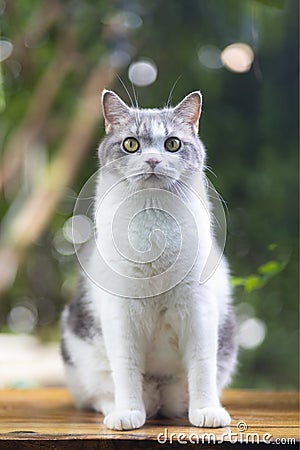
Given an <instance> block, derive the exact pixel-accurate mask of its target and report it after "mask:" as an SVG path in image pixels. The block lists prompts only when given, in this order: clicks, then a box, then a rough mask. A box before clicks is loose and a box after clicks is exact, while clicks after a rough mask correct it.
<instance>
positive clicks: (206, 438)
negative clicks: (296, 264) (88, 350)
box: [0, 388, 299, 450]
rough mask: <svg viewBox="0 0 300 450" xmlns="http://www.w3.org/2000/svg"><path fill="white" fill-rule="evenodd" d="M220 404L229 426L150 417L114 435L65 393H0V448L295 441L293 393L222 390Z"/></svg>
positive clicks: (295, 400)
mask: <svg viewBox="0 0 300 450" xmlns="http://www.w3.org/2000/svg"><path fill="white" fill-rule="evenodd" d="M223 403H224V406H226V408H227V409H228V411H229V412H230V414H231V417H232V425H231V427H230V428H229V427H228V428H219V429H215V430H214V429H201V428H195V427H192V426H190V425H189V423H188V421H187V420H186V419H182V420H176V421H172V420H162V419H160V420H158V419H156V420H149V421H147V423H146V425H144V427H142V428H140V429H138V430H132V431H120V432H118V431H111V430H107V429H106V428H105V427H104V426H103V424H102V420H103V417H102V416H101V415H99V414H97V413H94V412H86V411H85V412H83V411H78V410H76V409H75V407H74V405H73V402H72V399H71V398H70V396H69V394H68V393H67V391H66V390H65V389H57V388H49V389H28V390H13V389H11V390H0V448H1V449H2V448H3V449H19V448H20V449H21V448H22V449H23V448H24V449H35V448H38V449H41V448H51V449H66V448H69V449H72V450H73V449H74V450H77V448H78V449H81V450H83V449H84V450H85V449H118V448H120V449H122V450H126V449H129V448H130V449H135V448H137V449H140V448H147V449H157V448H161V447H163V448H182V445H184V447H183V448H195V445H194V444H193V442H198V443H199V445H200V447H201V446H202V445H203V444H202V442H206V443H208V444H214V443H215V442H217V443H218V444H219V445H220V444H221V441H222V445H221V446H223V447H226V448H227V447H228V446H231V444H232V443H234V442H238V443H242V442H244V443H245V442H246V441H247V439H248V441H249V442H252V441H253V440H254V442H258V441H259V443H260V444H262V446H264V442H265V443H267V442H274V443H276V444H278V446H276V448H279V447H281V445H282V446H284V447H286V446H287V445H288V444H294V445H295V442H297V441H299V426H298V424H299V422H298V411H299V408H298V393H295V392H276V393H275V392H261V391H241V390H232V391H227V392H225V394H224V399H223ZM166 430H167V431H166ZM161 433H162V434H161ZM166 433H167V438H166V439H165V436H166ZM171 433H175V435H174V434H173V435H171ZM158 435H160V441H161V443H160V442H159V441H158ZM178 439H179V442H178ZM163 441H166V442H165V444H164V445H162V442H163ZM180 441H182V443H180ZM184 441H186V443H185V444H184ZM280 444H281V445H280ZM219 445H217V447H219ZM266 445H267V444H266ZM212 446H213V445H212ZM196 447H198V448H199V446H196ZM238 447H239V446H236V445H235V448H238ZM296 447H298V445H297V443H296ZM205 448H211V446H210V445H208V446H207V445H205Z"/></svg>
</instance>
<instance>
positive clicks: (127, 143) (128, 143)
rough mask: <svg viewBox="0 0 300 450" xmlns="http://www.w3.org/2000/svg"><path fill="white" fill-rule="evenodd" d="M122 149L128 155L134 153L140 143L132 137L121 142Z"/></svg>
mask: <svg viewBox="0 0 300 450" xmlns="http://www.w3.org/2000/svg"><path fill="white" fill-rule="evenodd" d="M123 148H124V150H125V151H126V152H128V153H135V152H137V151H138V149H139V148H140V143H139V141H138V140H137V139H135V138H133V137H128V138H126V139H124V141H123Z"/></svg>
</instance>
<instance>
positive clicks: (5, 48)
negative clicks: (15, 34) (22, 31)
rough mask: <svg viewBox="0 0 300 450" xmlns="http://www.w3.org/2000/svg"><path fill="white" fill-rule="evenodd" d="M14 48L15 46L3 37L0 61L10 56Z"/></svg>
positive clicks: (0, 44)
mask: <svg viewBox="0 0 300 450" xmlns="http://www.w3.org/2000/svg"><path fill="white" fill-rule="evenodd" d="M13 49H14V46H13V44H12V43H11V42H10V41H7V40H6V39H1V40H0V62H2V61H4V60H5V59H7V58H9V57H10V55H11V54H12V51H13Z"/></svg>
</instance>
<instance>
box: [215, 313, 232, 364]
mask: <svg viewBox="0 0 300 450" xmlns="http://www.w3.org/2000/svg"><path fill="white" fill-rule="evenodd" d="M236 350H237V333H236V319H235V314H234V311H233V308H232V307H231V308H230V310H229V311H228V314H227V316H226V319H225V321H224V322H223V324H222V325H221V326H220V327H219V346H218V360H219V361H222V360H225V359H227V358H231V357H232V355H233V354H235V352H236Z"/></svg>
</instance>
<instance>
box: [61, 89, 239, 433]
mask: <svg viewBox="0 0 300 450" xmlns="http://www.w3.org/2000/svg"><path fill="white" fill-rule="evenodd" d="M102 100H103V105H102V107H103V113H104V118H105V126H106V135H105V137H104V139H103V140H102V142H101V144H100V146H99V160H100V167H104V166H106V165H107V164H112V167H113V170H108V171H105V170H104V171H100V175H99V177H98V188H97V193H96V196H95V205H96V207H95V223H96V244H97V245H95V246H94V248H93V249H92V251H91V253H90V255H89V257H88V260H87V266H86V268H85V269H86V270H85V271H82V273H81V276H80V280H79V286H78V291H77V295H76V297H75V299H74V300H73V302H72V303H71V304H70V305H68V306H67V307H66V308H65V310H64V312H63V317H62V343H61V348H62V355H63V359H64V363H65V368H66V373H67V383H68V387H69V389H70V392H71V394H72V396H73V397H74V399H75V402H76V404H77V405H78V407H87V408H93V409H94V410H96V411H99V412H102V413H103V414H104V416H105V418H104V424H105V425H106V426H107V427H108V428H111V429H116V430H129V429H134V428H139V427H141V426H142V425H143V424H144V423H145V420H146V417H153V416H155V415H156V414H158V413H159V414H160V415H163V416H166V417H170V418H175V417H180V416H184V415H185V414H187V413H188V418H189V421H190V423H191V424H193V425H194V426H197V427H224V426H227V425H229V423H230V416H229V414H228V412H227V411H226V410H225V409H224V408H223V407H222V406H221V403H220V399H219V397H220V395H221V392H222V389H223V387H224V386H226V385H227V384H228V383H229V381H230V379H231V376H232V374H233V372H234V369H235V365H236V359H237V342H236V335H235V316H234V312H233V307H232V298H231V290H230V286H229V275H228V268H227V263H226V260H225V258H224V257H222V258H221V261H220V263H219V264H218V265H217V267H216V269H215V270H214V272H213V273H212V274H211V276H210V277H208V279H207V280H206V281H205V282H201V283H200V282H199V279H200V274H201V271H203V267H204V265H205V263H206V261H207V258H208V255H209V253H210V251H211V247H212V246H214V245H215V244H214V237H213V231H212V224H211V222H212V220H211V216H212V214H211V213H210V207H209V201H208V195H207V187H206V186H207V184H206V181H205V175H204V168H205V166H204V162H205V149H204V146H203V144H202V142H201V140H200V139H199V137H198V135H197V134H198V121H199V117H200V112H201V102H202V97H201V94H200V92H198V91H196V92H192V93H191V94H189V95H187V96H186V97H185V98H184V99H183V100H182V101H181V103H179V104H178V105H177V106H176V107H174V108H169V107H167V108H164V109H138V108H134V107H128V106H127V105H126V104H125V103H124V102H123V101H122V100H121V99H120V98H119V97H118V95H117V94H115V93H114V92H112V91H106V90H105V91H104V92H103V96H102ZM186 180H188V182H187V181H186ZM109 186H113V188H112V189H108V187H109ZM106 190H107V191H109V195H103V192H105V191H106ZM196 191H197V192H201V198H202V201H199V199H198V200H197V198H196V196H195V192H196ZM100 197H101V205H100V200H99V199H100ZM178 199H179V201H178ZM122 205H123V207H122ZM124 205H125V206H124ZM99 211H100V212H99ZM120 211H121V213H120ZM116 214H117V216H116ZM116 217H117V219H118V220H114V219H115V218H116ZM112 224H113V225H112ZM113 235H114V236H113ZM116 239H117V241H118V242H117V244H118V243H119V244H120V245H121V246H122V243H124V242H125V241H126V239H127V241H126V245H125V244H124V246H125V247H124V248H125V250H124V252H123V251H120V249H119V248H116ZM119 244H118V245H119ZM183 244H184V245H183ZM183 246H184V248H183ZM195 249H196V251H195ZM99 253H101V255H102V257H103V258H104V260H105V261H106V263H107V264H108V266H109V267H110V270H107V271H106V269H105V270H104V266H101V264H102V263H101V261H100V258H99ZM124 253H126V254H124ZM153 255H154V256H153ZM189 255H194V256H193V258H192V260H191V258H190V256H189ZM191 261H192V262H191ZM120 274H121V275H120Z"/></svg>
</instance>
